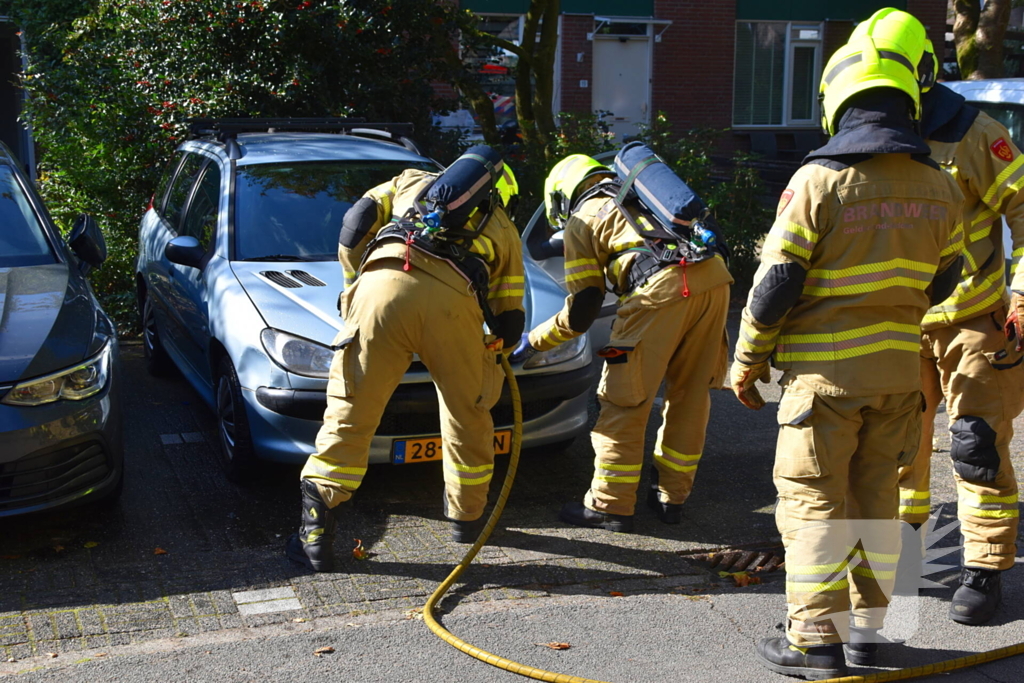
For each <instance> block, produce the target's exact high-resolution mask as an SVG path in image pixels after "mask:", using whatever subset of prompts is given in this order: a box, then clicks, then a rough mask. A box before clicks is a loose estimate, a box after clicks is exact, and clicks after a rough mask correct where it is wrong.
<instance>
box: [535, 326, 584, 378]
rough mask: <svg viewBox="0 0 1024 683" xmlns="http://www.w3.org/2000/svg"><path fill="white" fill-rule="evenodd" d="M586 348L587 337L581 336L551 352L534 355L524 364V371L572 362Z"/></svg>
mask: <svg viewBox="0 0 1024 683" xmlns="http://www.w3.org/2000/svg"><path fill="white" fill-rule="evenodd" d="M586 348H587V335H585V334H581V335H580V336H578V337H576V338H575V339H571V340H569V341H567V342H565V343H564V344H559V345H558V346H556V347H555V348H553V349H551V350H550V351H541V352H539V353H536V354H534V356H533V358H531V359H529V360H528V361H526V362H525V363H523V369H524V370H529V369H530V368H541V367H544V366H545V365H554V364H556V363H564V362H565V361H567V360H572V359H573V358H575V357H576V356H578V355H580V354H581V353H583V351H584V349H586Z"/></svg>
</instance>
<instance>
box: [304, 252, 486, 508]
mask: <svg viewBox="0 0 1024 683" xmlns="http://www.w3.org/2000/svg"><path fill="white" fill-rule="evenodd" d="M342 309H343V314H344V318H345V329H344V330H343V331H342V332H341V333H340V334H339V335H338V337H337V338H336V340H335V343H334V344H333V346H334V347H335V348H336V349H337V351H336V352H335V354H334V359H333V362H332V363H331V370H330V381H329V382H328V385H327V410H326V411H325V412H324V424H323V426H322V427H321V428H320V433H319V434H318V435H317V439H316V449H317V452H316V453H315V454H313V455H311V456H310V457H309V459H308V460H307V461H306V466H305V467H304V468H303V470H302V478H303V479H312V480H313V481H314V482H315V483H316V484H317V487H318V489H319V490H320V493H321V495H322V496H323V497H324V499H325V501H326V502H327V503H328V505H329V506H331V507H333V506H335V505H337V504H339V503H342V502H344V501H346V500H348V499H349V498H351V497H352V492H353V491H355V490H356V489H357V488H359V485H360V483H362V480H363V477H364V476H365V474H366V465H367V461H368V458H369V452H370V442H371V440H372V438H373V435H374V433H375V432H376V430H377V426H378V425H379V424H380V420H381V416H382V415H383V413H384V408H385V406H386V405H387V402H388V400H389V399H390V398H391V394H392V393H393V392H394V390H395V388H396V387H397V386H398V384H399V383H400V382H401V381H402V377H403V375H404V374H405V373H406V371H407V370H408V369H409V365H410V364H411V363H412V360H413V354H419V357H420V360H421V361H422V362H423V364H424V365H425V366H426V367H427V369H428V370H429V371H430V375H431V378H432V379H433V381H434V384H435V385H436V386H437V393H438V398H439V402H440V414H441V437H442V439H443V444H444V446H443V460H444V481H445V496H446V499H447V504H448V516H449V517H450V518H451V519H456V520H462V521H472V520H475V519H478V518H479V517H480V516H481V515H482V514H483V511H484V507H485V505H486V503H487V491H488V488H489V484H490V481H491V476H492V474H493V471H494V424H493V421H492V419H491V413H490V409H491V408H492V407H493V406H494V404H495V403H497V401H498V398H499V396H500V394H501V386H502V382H503V377H504V376H503V374H502V372H501V366H500V365H498V362H499V361H498V356H497V352H496V351H491V350H488V349H487V348H486V346H485V343H484V341H485V340H484V333H483V322H484V321H483V313H482V312H481V311H480V306H479V304H478V303H477V300H476V299H475V298H474V297H473V296H470V295H468V294H467V293H463V292H459V291H456V290H455V289H453V288H452V287H450V286H449V285H446V284H444V283H443V282H441V281H440V280H438V279H437V278H434V277H432V276H431V275H429V274H427V273H426V272H424V271H423V270H418V269H414V270H412V271H409V272H405V271H403V270H402V262H401V261H398V260H394V261H392V260H391V259H387V260H381V261H375V262H371V263H370V264H369V265H368V266H367V269H366V270H365V271H364V272H363V273H362V274H361V275H360V276H359V279H358V280H356V283H355V284H354V285H353V286H351V287H349V289H348V290H347V291H346V292H345V295H344V297H343V300H342Z"/></svg>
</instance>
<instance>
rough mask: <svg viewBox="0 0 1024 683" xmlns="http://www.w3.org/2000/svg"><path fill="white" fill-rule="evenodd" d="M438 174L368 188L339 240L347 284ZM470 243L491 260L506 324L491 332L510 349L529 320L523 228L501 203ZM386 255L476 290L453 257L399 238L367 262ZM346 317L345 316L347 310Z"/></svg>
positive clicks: (494, 299)
mask: <svg viewBox="0 0 1024 683" xmlns="http://www.w3.org/2000/svg"><path fill="white" fill-rule="evenodd" d="M436 178H437V174H435V173H428V172H426V171H419V170H414V169H410V170H407V171H404V172H403V173H402V174H400V175H398V176H397V177H395V178H393V179H392V180H390V181H388V182H386V183H382V184H380V185H378V186H377V187H375V188H373V189H371V190H369V191H368V192H367V193H366V194H365V195H364V196H363V198H362V199H360V200H359V201H358V202H357V203H356V204H355V205H354V206H353V207H352V208H351V209H350V210H349V213H348V214H346V216H345V224H344V227H343V228H342V232H341V237H340V244H339V245H338V260H339V261H341V266H342V270H343V271H344V276H345V286H346V287H348V286H349V285H351V284H352V283H353V282H355V279H356V277H357V275H358V274H359V269H360V264H361V263H362V262H363V261H364V253H365V251H366V249H367V246H368V245H369V244H370V242H371V241H373V239H374V238H375V237H376V236H377V233H378V232H379V231H380V230H381V228H383V227H384V226H385V225H387V224H388V223H390V222H391V221H392V220H399V219H401V218H402V217H403V216H404V215H405V214H406V212H407V211H408V210H409V209H410V208H411V207H412V206H413V204H414V202H415V200H416V198H417V196H418V195H419V193H420V192H421V191H422V190H423V188H424V186H426V185H427V184H429V183H431V182H433V181H434V180H435V179H436ZM482 218H483V214H482V212H481V211H477V212H476V214H474V215H473V216H472V217H470V219H469V224H468V226H467V227H469V228H475V227H476V226H477V225H479V223H480V221H481V219H482ZM468 248H469V251H470V252H472V253H474V254H476V255H478V256H480V257H481V258H482V259H483V260H484V262H485V263H486V264H487V267H488V271H489V273H490V282H489V286H488V293H487V302H488V305H489V307H490V309H491V312H492V313H493V314H494V316H495V318H496V319H497V322H498V326H499V327H500V328H501V329H498V330H492V332H493V333H494V334H495V335H497V336H498V337H500V338H501V339H503V340H504V342H505V347H506V349H508V350H511V348H514V347H515V344H516V343H517V342H518V341H519V337H520V335H521V334H522V330H523V326H524V322H525V313H524V312H523V293H524V287H525V278H524V275H523V259H522V243H521V242H520V240H519V233H518V231H517V230H516V228H515V225H513V223H512V221H511V220H510V219H509V218H508V216H507V215H506V214H505V212H504V210H503V209H501V208H496V209H495V211H494V213H493V214H492V215H491V218H490V220H489V221H488V223H487V225H486V226H485V227H484V230H483V232H482V233H481V234H480V235H479V236H478V237H476V238H475V239H474V240H473V242H472V244H471V245H468ZM382 259H401V260H403V261H405V260H406V259H409V262H410V266H411V268H413V269H417V270H422V271H424V272H426V273H429V274H430V275H431V276H433V277H435V278H437V279H438V280H440V281H441V282H443V283H445V284H447V285H449V286H450V287H452V288H453V289H455V290H456V291H459V292H461V293H464V294H466V295H467V296H472V292H471V290H470V289H469V287H468V285H469V283H468V282H467V280H466V278H465V277H464V276H463V275H462V274H461V273H460V272H459V271H458V270H457V269H455V268H453V267H452V265H451V264H450V263H448V262H446V261H444V260H441V259H439V258H435V257H433V256H430V255H427V254H424V253H422V252H420V251H418V250H416V249H410V248H408V247H407V245H405V244H403V243H401V242H399V241H397V240H389V241H386V242H383V243H381V244H379V245H376V246H375V247H374V249H373V250H372V251H371V252H370V253H369V254H367V255H366V256H365V263H362V265H363V267H365V266H368V265H369V264H371V263H374V262H376V261H379V260H382ZM342 317H345V315H344V311H342Z"/></svg>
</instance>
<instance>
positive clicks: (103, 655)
mask: <svg viewBox="0 0 1024 683" xmlns="http://www.w3.org/2000/svg"><path fill="white" fill-rule="evenodd" d="M106 656H107V653H106V652H97V653H96V654H94V655H93V657H106Z"/></svg>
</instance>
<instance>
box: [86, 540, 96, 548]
mask: <svg viewBox="0 0 1024 683" xmlns="http://www.w3.org/2000/svg"><path fill="white" fill-rule="evenodd" d="M98 545H99V543H97V542H96V541H87V542H86V544H85V547H86V548H95V547H96V546H98Z"/></svg>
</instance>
